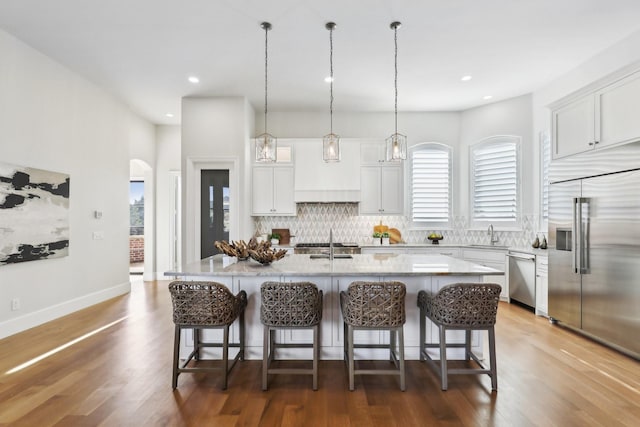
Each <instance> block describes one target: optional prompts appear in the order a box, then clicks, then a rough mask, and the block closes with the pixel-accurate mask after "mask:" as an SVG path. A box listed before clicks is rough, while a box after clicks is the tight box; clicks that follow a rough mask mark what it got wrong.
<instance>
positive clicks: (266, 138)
mask: <svg viewBox="0 0 640 427" xmlns="http://www.w3.org/2000/svg"><path fill="white" fill-rule="evenodd" d="M260 27H261V28H262V29H263V30H264V133H263V134H261V135H258V136H256V162H275V161H276V151H277V150H276V147H277V143H278V142H277V141H278V140H277V139H276V138H275V137H274V136H273V135H270V134H269V133H268V132H267V106H268V103H267V81H268V80H267V76H268V74H267V64H268V59H269V56H268V49H267V48H268V46H269V40H268V37H267V34H268V33H269V30H271V24H270V23H268V22H263V23H261V24H260Z"/></svg>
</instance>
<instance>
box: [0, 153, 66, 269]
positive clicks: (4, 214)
mask: <svg viewBox="0 0 640 427" xmlns="http://www.w3.org/2000/svg"><path fill="white" fill-rule="evenodd" d="M68 254H69V175H67V174H63V173H58V172H51V171H47V170H42V169H35V168H29V167H22V166H15V165H11V164H7V163H2V162H0V265H6V264H14V263H19V262H25V261H36V260H40V259H50V258H60V257H64V256H67V255H68Z"/></svg>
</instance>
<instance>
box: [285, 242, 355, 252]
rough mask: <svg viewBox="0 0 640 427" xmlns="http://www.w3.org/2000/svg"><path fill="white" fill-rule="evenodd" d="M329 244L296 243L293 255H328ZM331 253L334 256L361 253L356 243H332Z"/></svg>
mask: <svg viewBox="0 0 640 427" xmlns="http://www.w3.org/2000/svg"><path fill="white" fill-rule="evenodd" d="M329 246H330V245H329V243H298V244H297V245H296V246H295V247H294V248H293V253H294V254H326V255H329ZM333 253H334V254H336V255H346V254H348V255H353V254H359V253H361V248H360V246H358V244H357V243H334V244H333Z"/></svg>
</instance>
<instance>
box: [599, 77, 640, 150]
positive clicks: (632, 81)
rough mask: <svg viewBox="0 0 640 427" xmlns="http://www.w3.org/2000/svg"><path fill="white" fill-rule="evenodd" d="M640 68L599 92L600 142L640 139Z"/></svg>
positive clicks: (608, 142)
mask: <svg viewBox="0 0 640 427" xmlns="http://www.w3.org/2000/svg"><path fill="white" fill-rule="evenodd" d="M639 111H640V72H636V73H634V74H632V75H630V76H628V77H626V78H624V79H622V80H619V81H618V82H616V83H613V84H611V85H609V86H607V87H605V88H603V89H601V90H599V91H598V92H596V118H597V119H598V120H596V123H595V124H596V128H595V129H596V135H597V136H598V138H597V139H596V141H597V142H598V145H599V146H607V145H612V144H618V143H621V144H622V143H626V142H632V141H637V140H639V139H640V120H638V112H639Z"/></svg>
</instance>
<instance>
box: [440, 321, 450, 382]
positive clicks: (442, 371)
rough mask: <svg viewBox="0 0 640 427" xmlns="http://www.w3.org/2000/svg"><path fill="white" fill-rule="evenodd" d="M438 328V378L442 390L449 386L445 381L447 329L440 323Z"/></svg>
mask: <svg viewBox="0 0 640 427" xmlns="http://www.w3.org/2000/svg"><path fill="white" fill-rule="evenodd" d="M438 329H439V330H440V376H441V378H440V379H441V381H442V390H446V389H447V387H448V386H449V384H448V381H447V380H448V378H447V342H446V340H447V330H446V328H445V327H444V326H442V325H440V326H439V327H438Z"/></svg>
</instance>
